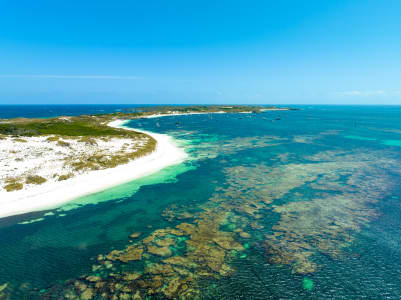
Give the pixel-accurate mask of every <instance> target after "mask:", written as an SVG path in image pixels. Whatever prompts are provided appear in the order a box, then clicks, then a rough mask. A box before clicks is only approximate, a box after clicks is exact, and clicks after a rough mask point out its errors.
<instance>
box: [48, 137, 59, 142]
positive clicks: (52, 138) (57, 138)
mask: <svg viewBox="0 0 401 300" xmlns="http://www.w3.org/2000/svg"><path fill="white" fill-rule="evenodd" d="M59 139H60V137H58V136H49V137H48V138H47V139H46V141H48V142H57V141H58V140H59Z"/></svg>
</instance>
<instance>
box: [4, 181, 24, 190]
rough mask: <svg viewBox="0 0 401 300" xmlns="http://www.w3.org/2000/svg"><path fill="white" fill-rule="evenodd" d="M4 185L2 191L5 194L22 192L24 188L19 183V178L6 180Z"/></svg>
mask: <svg viewBox="0 0 401 300" xmlns="http://www.w3.org/2000/svg"><path fill="white" fill-rule="evenodd" d="M5 183H6V185H5V186H4V189H5V190H6V191H7V192H12V191H18V190H22V188H23V187H24V185H23V184H22V183H21V178H7V179H6V180H5Z"/></svg>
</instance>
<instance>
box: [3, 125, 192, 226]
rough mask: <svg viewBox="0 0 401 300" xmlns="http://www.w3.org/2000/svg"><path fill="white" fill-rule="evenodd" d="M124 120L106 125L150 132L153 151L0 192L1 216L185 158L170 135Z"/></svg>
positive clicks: (73, 196)
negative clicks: (134, 126) (64, 178)
mask: <svg viewBox="0 0 401 300" xmlns="http://www.w3.org/2000/svg"><path fill="white" fill-rule="evenodd" d="M126 122H127V120H115V121H112V122H110V123H108V126H110V127H115V128H124V129H125V130H132V131H136V132H142V133H145V134H147V135H150V136H151V137H153V138H154V139H155V140H156V141H157V145H156V149H155V150H154V151H153V152H152V153H150V154H148V155H146V156H144V157H141V158H138V159H135V160H133V161H131V162H129V163H127V164H124V165H119V166H117V167H115V168H109V169H104V170H98V171H91V172H89V173H86V174H82V175H78V176H76V177H73V178H71V179H69V180H67V181H62V182H55V183H51V184H43V185H39V186H35V187H32V188H31V189H30V190H29V191H25V190H22V191H15V192H1V193H0V218H4V217H9V216H13V215H20V214H24V213H29V212H34V211H42V210H47V209H53V208H57V207H59V206H61V205H63V204H65V203H67V202H69V201H71V200H74V199H77V198H79V197H82V196H85V195H89V194H94V193H96V192H100V191H103V190H106V189H108V188H111V187H113V186H117V185H120V184H124V183H127V182H129V181H133V180H135V179H138V178H141V177H144V176H147V175H150V174H152V173H155V172H157V171H159V170H161V169H163V168H165V167H167V166H171V165H175V164H178V163H180V162H182V161H184V160H185V159H186V158H187V154H186V153H185V152H184V151H183V150H182V149H180V148H178V147H177V146H176V145H175V144H174V142H173V141H172V138H171V137H170V136H168V135H165V134H159V133H153V132H148V131H142V130H138V129H132V128H127V127H125V126H124V124H125V123H126Z"/></svg>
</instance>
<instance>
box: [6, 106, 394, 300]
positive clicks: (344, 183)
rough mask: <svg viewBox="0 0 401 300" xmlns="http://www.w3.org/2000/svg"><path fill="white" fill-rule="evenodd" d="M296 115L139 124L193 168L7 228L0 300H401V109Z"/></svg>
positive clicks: (12, 220) (310, 109) (54, 111)
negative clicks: (169, 140)
mask: <svg viewBox="0 0 401 300" xmlns="http://www.w3.org/2000/svg"><path fill="white" fill-rule="evenodd" d="M125 108H127V107H121V106H119V107H118V106H107V108H105V107H104V106H101V108H99V107H96V106H88V107H83V106H80V108H79V109H78V108H74V109H72V108H71V107H64V106H57V107H55V106H53V107H52V108H51V112H49V109H48V108H46V109H44V108H40V109H39V108H37V110H36V111H31V112H26V113H24V114H22V113H17V112H15V110H11V112H10V110H9V111H8V112H6V111H5V110H3V109H2V108H0V118H9V117H16V116H17V114H19V115H18V116H25V117H51V116H56V115H65V114H69V113H70V114H82V113H85V114H90V113H95V112H96V111H99V110H103V112H114V111H117V110H121V109H125ZM298 108H300V110H297V111H276V112H273V111H267V112H264V113H260V114H205V115H187V116H170V117H161V118H154V119H136V120H132V121H130V122H129V123H128V124H127V126H129V127H132V128H140V129H144V130H149V131H153V132H158V133H165V134H169V135H171V136H172V137H174V139H175V140H176V142H177V144H178V145H180V146H181V147H183V148H184V149H185V151H186V152H187V153H188V154H189V159H188V160H187V161H185V162H184V163H182V164H180V165H176V166H171V167H168V168H166V169H163V170H162V171H160V172H158V173H156V174H153V175H150V176H148V177H146V178H141V179H139V180H136V181H133V182H130V183H127V184H124V185H121V186H117V187H114V188H112V189H109V190H106V191H104V192H100V193H97V194H94V195H90V196H86V197H83V198H80V199H77V200H75V201H73V202H71V203H68V204H66V205H64V206H63V207H60V208H57V209H54V210H49V211H45V212H38V213H32V214H27V215H23V216H15V217H9V218H5V219H0V299H7V298H5V297H6V295H7V296H8V297H9V299H400V298H401V285H400V284H399V283H400V282H401V186H400V182H401V107H400V106H299V107H298ZM27 111H29V109H28V108H27ZM39 111H40V113H39ZM44 111H47V113H44ZM4 284H6V285H4ZM2 287H3V288H2ZM2 297H4V298H2ZM79 297H80V298H79ZM113 297H115V298H113Z"/></svg>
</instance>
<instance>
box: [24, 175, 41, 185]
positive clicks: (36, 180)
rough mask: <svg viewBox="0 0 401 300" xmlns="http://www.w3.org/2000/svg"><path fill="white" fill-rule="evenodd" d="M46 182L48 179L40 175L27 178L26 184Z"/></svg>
mask: <svg viewBox="0 0 401 300" xmlns="http://www.w3.org/2000/svg"><path fill="white" fill-rule="evenodd" d="M45 182H46V178H43V177H41V176H38V175H30V176H28V177H27V178H26V180H25V183H26V184H42V183H45Z"/></svg>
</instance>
